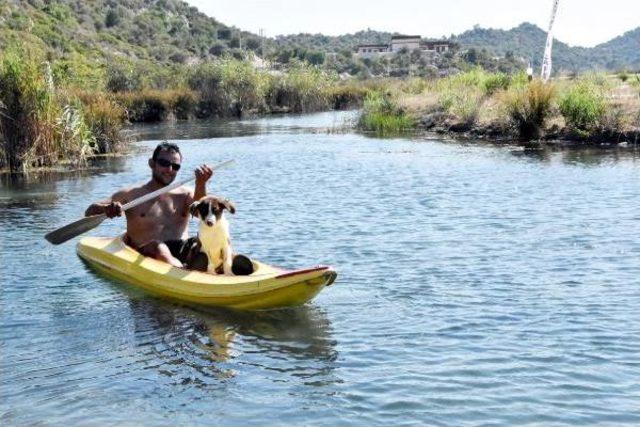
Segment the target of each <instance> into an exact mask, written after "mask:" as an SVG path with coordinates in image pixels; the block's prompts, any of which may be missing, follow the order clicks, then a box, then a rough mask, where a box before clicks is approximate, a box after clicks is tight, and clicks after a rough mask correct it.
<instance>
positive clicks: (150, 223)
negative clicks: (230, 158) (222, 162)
mask: <svg viewBox="0 0 640 427" xmlns="http://www.w3.org/2000/svg"><path fill="white" fill-rule="evenodd" d="M181 162H182V154H181V153H180V149H179V148H178V146H177V145H175V144H170V143H168V142H163V143H161V144H159V145H158V146H157V147H156V149H155V150H154V151H153V156H152V157H151V158H150V159H149V167H150V168H151V180H150V181H149V182H147V183H146V184H144V185H142V186H139V187H130V188H125V189H123V190H120V191H118V192H116V193H115V194H113V195H112V196H111V198H109V199H106V200H102V201H99V202H96V203H94V204H92V205H91V206H89V207H88V208H87V210H86V212H85V216H89V215H96V214H102V213H104V214H106V215H107V216H108V217H109V218H113V217H115V216H121V215H122V205H123V204H125V203H127V202H129V201H131V200H133V199H136V198H138V197H141V196H144V195H145V194H148V193H151V192H152V191H155V190H158V189H160V188H162V187H166V186H167V185H169V184H171V183H172V182H173V180H174V179H175V178H176V175H177V173H178V170H179V169H180V164H181ZM195 175H196V186H195V192H194V191H193V190H191V189H189V188H187V187H179V188H177V189H175V190H172V191H170V192H168V193H165V194H162V195H160V196H158V197H156V198H155V199H153V200H150V201H148V202H146V203H143V204H141V205H139V206H136V207H135V208H131V209H128V210H127V211H126V212H125V215H126V217H127V234H126V236H125V242H126V243H127V244H128V245H129V246H131V247H133V248H134V249H136V250H138V251H139V252H140V253H141V254H143V255H145V256H149V257H153V258H155V259H158V260H160V261H164V262H167V263H169V264H171V265H173V266H176V267H183V265H184V263H185V262H186V260H185V259H184V258H185V254H186V253H187V252H188V251H187V249H188V248H186V245H188V244H189V241H188V240H187V237H188V236H187V229H188V225H189V206H190V205H191V203H193V202H194V201H195V200H199V199H200V198H201V197H203V196H206V195H207V190H206V183H207V181H208V180H209V179H210V178H211V175H213V171H212V170H211V168H209V167H208V166H207V165H202V166H200V167H198V168H197V169H196V170H195Z"/></svg>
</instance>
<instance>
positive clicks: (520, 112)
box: [358, 69, 640, 145]
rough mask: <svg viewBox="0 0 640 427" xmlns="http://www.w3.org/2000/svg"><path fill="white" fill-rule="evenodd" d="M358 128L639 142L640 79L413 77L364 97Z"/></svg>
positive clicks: (479, 74)
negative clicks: (547, 79) (545, 80)
mask: <svg viewBox="0 0 640 427" xmlns="http://www.w3.org/2000/svg"><path fill="white" fill-rule="evenodd" d="M358 128H360V129H362V130H366V131H373V132H376V133H378V134H382V135H385V134H397V133H403V132H407V131H416V130H424V131H431V132H436V133H439V134H446V135H448V136H451V137H454V138H468V139H491V140H495V141H509V142H513V141H514V140H515V141H520V142H525V143H529V142H531V141H539V142H553V143H556V142H558V141H562V142H570V143H580V144H587V145H588V144H603V143H607V144H618V143H627V144H637V143H639V142H640V77H638V76H637V75H632V76H628V75H626V74H625V77H624V78H623V77H619V76H606V75H600V74H589V75H583V76H579V77H575V78H572V79H568V78H566V79H556V80H552V81H550V82H549V83H542V82H541V81H539V80H533V81H531V82H529V81H528V79H527V78H526V76H525V75H524V74H516V75H512V76H509V75H505V74H501V73H487V72H485V71H483V70H480V69H475V70H472V71H469V72H466V73H461V74H458V75H455V76H451V77H447V78H444V79H440V80H437V81H429V80H424V79H418V78H415V79H411V80H408V81H405V82H402V83H399V84H391V85H389V86H388V87H386V88H385V90H382V91H378V92H375V93H372V94H370V95H368V96H367V97H366V99H365V102H364V108H363V112H362V115H361V116H360V119H359V121H358Z"/></svg>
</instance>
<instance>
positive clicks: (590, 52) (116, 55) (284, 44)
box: [0, 0, 640, 74]
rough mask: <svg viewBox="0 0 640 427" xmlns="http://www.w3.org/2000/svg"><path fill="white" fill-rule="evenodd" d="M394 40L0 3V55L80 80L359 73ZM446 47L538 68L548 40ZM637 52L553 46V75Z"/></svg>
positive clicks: (155, 5)
mask: <svg viewBox="0 0 640 427" xmlns="http://www.w3.org/2000/svg"><path fill="white" fill-rule="evenodd" d="M392 35H393V34H392V33H388V32H379V31H373V30H369V29H367V30H365V31H359V32H357V33H354V34H345V35H340V36H325V35H322V34H294V35H286V36H278V37H276V38H264V37H260V36H258V35H255V34H252V33H249V32H246V31H242V30H240V29H237V28H234V27H230V26H228V25H225V24H223V23H221V22H219V21H217V20H216V19H215V18H211V17H208V16H206V15H204V14H203V13H201V12H199V11H198V9H196V8H195V7H192V6H190V5H189V4H187V3H186V2H184V1H180V0H86V1H82V0H55V1H44V0H0V49H2V48H4V47H6V46H7V45H9V44H10V43H11V42H15V41H20V42H26V43H28V44H29V45H31V46H35V47H37V48H39V49H41V50H43V51H45V52H47V54H48V56H49V57H50V58H52V59H57V60H58V61H59V62H60V61H62V62H65V61H67V62H68V63H70V64H73V68H74V70H75V72H76V73H81V74H82V73H85V74H91V73H92V72H97V71H98V70H99V69H100V67H103V68H104V66H106V64H108V63H109V62H111V61H113V60H114V59H117V60H120V61H136V62H140V61H142V62H148V63H150V64H154V65H158V64H168V65H177V64H185V63H186V64H189V63H193V62H197V61H200V60H202V59H207V58H213V57H220V56H222V55H225V54H230V55H233V56H235V57H237V58H240V57H243V56H246V53H247V51H253V52H256V53H258V54H259V55H260V56H263V57H268V58H270V59H272V60H274V61H276V62H279V63H287V62H289V61H290V60H291V59H292V58H298V59H301V60H305V61H308V62H310V63H312V64H323V63H325V62H326V58H327V55H326V54H327V53H341V57H340V58H339V59H338V61H342V64H341V66H340V67H338V68H336V69H337V70H338V71H343V70H347V71H349V72H355V70H357V69H359V66H358V65H357V63H356V62H355V61H354V59H352V58H351V53H352V52H354V51H355V49H356V46H357V45H359V44H367V43H387V42H389V40H390V39H391V36H392ZM450 40H451V41H454V42H457V43H458V44H459V46H460V48H461V49H462V50H463V51H464V50H466V49H471V48H473V49H476V50H478V51H479V52H481V53H482V55H484V56H485V57H491V56H512V57H515V58H524V59H525V60H530V61H532V63H533V64H534V66H536V67H538V66H539V65H540V61H541V57H542V51H543V49H544V43H545V40H546V33H545V31H543V30H542V29H540V28H539V27H537V26H535V25H532V24H529V23H523V24H521V25H519V26H518V27H515V28H512V29H510V30H496V29H485V28H474V29H472V30H469V31H465V32H464V33H462V34H459V35H457V36H451V38H450ZM638 46H640V27H639V28H637V29H635V30H633V31H629V32H627V33H625V34H623V35H621V36H619V37H616V38H615V39H613V40H610V41H608V42H606V43H603V44H601V45H598V46H596V47H594V48H582V47H571V46H568V45H567V44H565V43H562V42H561V41H558V40H556V41H555V44H554V51H553V60H554V69H555V70H556V71H562V70H565V71H584V70H588V69H608V70H618V69H623V68H629V69H638V68H640V49H638ZM334 61H335V59H334ZM96 63H97V64H98V67H97V68H96ZM334 68H335V67H334Z"/></svg>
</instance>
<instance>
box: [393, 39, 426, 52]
mask: <svg viewBox="0 0 640 427" xmlns="http://www.w3.org/2000/svg"><path fill="white" fill-rule="evenodd" d="M421 40H422V37H420V36H393V37H391V46H390V48H391V52H398V51H400V50H402V49H407V50H408V51H412V50H414V49H420V41H421Z"/></svg>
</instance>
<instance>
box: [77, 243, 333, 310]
mask: <svg viewBox="0 0 640 427" xmlns="http://www.w3.org/2000/svg"><path fill="white" fill-rule="evenodd" d="M77 251H78V255H79V256H80V258H82V259H83V260H84V261H86V262H87V263H88V264H89V265H90V266H91V267H93V268H95V269H96V270H98V271H100V272H102V273H105V274H106V275H108V276H111V277H115V278H117V279H120V280H122V281H125V282H127V283H130V284H132V285H135V286H137V287H139V288H141V289H144V290H145V291H147V292H149V293H152V294H154V295H156V296H160V297H165V298H171V299H174V300H179V301H184V302H189V303H195V304H202V305H210V306H218V307H229V308H234V309H240V310H264V309H271V308H281V307H291V306H296V305H301V304H304V303H305V302H307V301H309V300H311V299H312V298H313V297H315V296H316V295H317V294H318V293H319V292H320V291H321V290H322V289H323V288H324V287H325V286H329V285H330V284H332V283H333V281H334V280H335V279H336V277H337V273H336V272H335V271H334V270H333V269H331V268H330V267H327V266H317V267H312V268H307V269H301V270H293V271H292V270H285V269H281V268H277V267H272V266H270V265H267V264H263V263H261V262H258V261H253V264H254V272H253V273H252V274H250V275H248V276H226V275H213V274H207V273H201V272H199V271H188V270H183V269H181V268H176V267H173V266H171V265H169V264H166V263H164V262H162V261H158V260H155V259H153V258H148V257H145V256H143V255H141V254H140V253H139V252H137V251H135V250H134V249H133V248H131V247H129V246H127V245H125V244H124V243H123V242H122V239H121V238H120V237H115V238H112V237H85V238H84V239H82V240H80V242H79V243H78V247H77Z"/></svg>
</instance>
